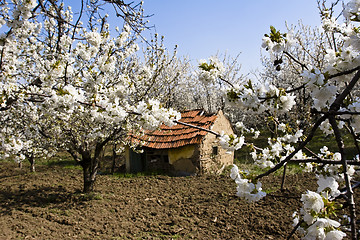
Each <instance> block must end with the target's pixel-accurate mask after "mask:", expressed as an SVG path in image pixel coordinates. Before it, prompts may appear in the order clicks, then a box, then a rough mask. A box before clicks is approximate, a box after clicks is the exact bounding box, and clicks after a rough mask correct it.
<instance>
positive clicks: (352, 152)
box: [234, 129, 359, 164]
mask: <svg viewBox="0 0 360 240" xmlns="http://www.w3.org/2000/svg"><path fill="white" fill-rule="evenodd" d="M270 136H271V134H270V132H269V131H268V130H262V131H261V134H260V136H259V138H258V139H254V140H253V143H254V145H255V146H257V147H259V148H266V147H268V138H269V137H270ZM342 137H343V141H344V145H345V154H346V156H347V159H353V158H354V157H355V156H356V155H357V154H359V153H358V152H357V150H356V147H355V145H354V140H353V137H352V136H351V135H350V134H349V133H347V132H346V131H342ZM295 146H296V145H295ZM323 146H327V147H328V149H329V151H331V152H338V151H339V150H338V146H337V143H336V141H335V137H334V136H332V135H329V136H326V135H325V134H323V133H322V131H321V130H319V129H318V130H316V132H315V136H314V137H313V139H312V140H311V141H310V142H309V143H308V144H307V145H306V147H307V148H308V149H310V150H311V151H312V152H314V153H319V152H320V149H321V148H322V147H323ZM250 152H251V149H250V148H249V147H243V148H241V149H240V150H238V151H235V159H234V163H235V164H252V163H254V161H253V159H252V157H251V156H250ZM303 152H305V153H306V154H307V155H308V156H310V153H309V152H308V151H306V150H305V149H304V150H303Z"/></svg>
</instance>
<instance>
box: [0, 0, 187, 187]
mask: <svg viewBox="0 0 360 240" xmlns="http://www.w3.org/2000/svg"><path fill="white" fill-rule="evenodd" d="M109 2H110V3H111V5H112V6H113V7H114V9H115V12H116V14H117V15H119V16H121V17H123V19H124V25H123V26H122V27H121V28H117V27H116V28H114V30H111V29H110V25H109V24H108V23H107V17H108V16H107V15H106V14H102V13H101V12H100V11H99V9H100V7H101V4H102V2H100V1H89V2H88V4H87V2H85V1H81V9H80V11H79V13H78V15H77V17H76V18H74V14H73V12H72V9H71V7H66V6H65V5H64V4H63V3H62V2H58V1H42V0H38V1H35V0H26V1H12V2H11V3H6V2H3V3H2V4H3V6H2V8H1V13H0V14H1V15H2V22H1V24H2V25H3V27H2V29H3V34H2V39H1V43H2V47H1V58H0V71H1V76H0V88H1V89H0V104H1V110H2V111H1V115H2V119H4V121H12V122H13V123H14V124H8V126H9V127H8V128H7V129H6V131H4V130H3V131H2V134H3V139H6V141H5V144H7V145H6V146H7V147H8V148H11V147H12V149H6V150H10V151H13V154H15V153H16V152H18V153H20V152H21V151H22V150H24V146H25V145H26V144H25V142H29V141H30V140H31V139H35V138H37V137H39V136H41V137H42V138H43V139H46V141H49V142H51V145H52V146H54V147H56V148H57V149H58V150H62V151H68V152H69V153H71V155H72V156H73V158H74V159H75V160H76V161H78V162H79V164H80V165H81V166H82V169H83V177H84V188H83V191H84V192H91V191H93V189H94V183H95V179H96V174H97V169H98V164H99V157H100V155H101V153H102V151H103V150H104V147H105V145H106V144H107V143H109V142H110V141H114V140H116V139H119V138H123V137H124V136H125V135H126V134H127V132H128V131H130V130H131V131H137V130H138V129H143V128H144V129H155V128H156V127H157V126H158V125H159V124H160V123H165V124H168V125H172V124H173V120H177V119H178V118H179V117H180V114H179V113H177V112H175V111H174V110H172V109H165V108H163V107H162V106H161V104H160V102H159V101H158V100H155V99H151V98H150V97H149V96H148V95H147V91H146V90H143V91H141V92H140V91H139V88H138V86H140V85H142V86H144V89H146V88H148V89H150V88H151V84H152V83H155V82H156V81H157V79H158V78H157V76H159V75H160V73H161V72H162V69H163V68H165V67H166V65H167V64H168V62H169V61H170V62H171V59H172V58H171V57H164V55H166V54H167V52H166V51H165V49H156V50H154V51H156V52H157V53H158V55H157V56H156V57H157V58H159V59H165V60H164V61H161V62H158V63H157V65H153V64H149V62H146V61H145V62H141V61H139V58H138V57H136V56H135V54H136V52H137V51H138V49H139V46H138V42H139V41H138V39H139V36H140V34H141V31H143V30H144V29H145V27H146V26H145V25H144V24H145V20H144V17H145V16H144V14H143V10H142V3H139V4H136V3H125V2H123V1H109ZM86 4H87V5H88V6H86ZM85 15H86V16H85ZM87 17H88V18H87ZM84 19H86V23H85V24H84V23H82V21H83V20H84ZM151 47H155V48H157V47H158V46H151ZM154 61H156V59H154ZM149 82H150V84H149ZM29 106H31V107H29ZM25 109H28V114H27V116H28V119H27V121H26V122H27V123H26V124H25V125H23V126H22V127H21V126H19V125H17V124H16V123H17V122H18V121H16V120H14V119H12V118H13V117H16V116H17V115H18V116H19V115H21V114H17V113H18V112H22V111H25ZM30 109H31V111H30ZM11 131H13V132H11ZM19 131H20V132H21V131H22V132H26V133H30V134H27V135H24V134H20V133H19ZM14 136H15V137H14ZM24 136H26V138H25V139H23V138H24Z"/></svg>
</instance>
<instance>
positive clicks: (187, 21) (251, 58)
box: [144, 0, 320, 74]
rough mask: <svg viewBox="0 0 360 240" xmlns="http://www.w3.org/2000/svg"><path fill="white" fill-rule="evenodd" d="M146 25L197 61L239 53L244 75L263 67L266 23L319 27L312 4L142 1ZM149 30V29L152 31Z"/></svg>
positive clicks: (312, 0)
mask: <svg viewBox="0 0 360 240" xmlns="http://www.w3.org/2000/svg"><path fill="white" fill-rule="evenodd" d="M144 9H145V13H147V14H154V15H153V16H152V17H151V18H149V20H150V25H155V30H156V32H158V33H159V34H160V35H164V36H165V44H166V46H167V47H168V49H172V48H173V46H174V45H175V44H177V45H178V46H179V47H178V53H179V54H178V55H186V56H188V57H189V58H190V59H191V60H193V61H194V62H195V63H196V61H197V60H199V59H206V58H208V57H209V56H211V55H215V54H216V53H217V52H218V51H219V52H220V53H225V52H227V53H228V54H230V55H231V56H236V55H237V54H239V53H241V54H240V57H239V61H240V63H241V64H242V73H243V74H245V73H247V72H249V71H250V70H254V69H256V68H260V67H261V62H260V48H261V39H262V37H263V35H264V34H265V33H269V31H270V30H269V28H270V25H273V26H275V27H276V28H277V29H279V30H285V29H286V28H285V21H287V23H288V24H297V23H298V21H299V20H300V19H301V20H302V22H303V23H304V24H306V25H312V26H318V25H319V24H320V17H319V11H318V9H317V1H316V0H256V1H250V0H224V1H218V0H181V1H180V0H144ZM155 30H153V31H155Z"/></svg>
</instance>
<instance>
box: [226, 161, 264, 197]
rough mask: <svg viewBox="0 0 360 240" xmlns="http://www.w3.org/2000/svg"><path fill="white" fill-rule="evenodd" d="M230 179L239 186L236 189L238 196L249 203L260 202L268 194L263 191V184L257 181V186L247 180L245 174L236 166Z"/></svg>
mask: <svg viewBox="0 0 360 240" xmlns="http://www.w3.org/2000/svg"><path fill="white" fill-rule="evenodd" d="M230 177H231V178H232V179H233V180H234V181H235V183H236V184H237V187H236V190H237V192H236V196H238V197H241V198H244V199H246V200H247V201H249V202H255V201H259V200H260V199H261V198H263V197H265V196H266V192H264V191H262V184H261V182H260V181H257V182H256V183H255V184H254V183H252V182H251V180H250V179H249V178H247V177H248V176H247V174H246V173H245V172H242V171H239V168H238V167H237V166H236V165H235V164H234V165H233V167H232V169H231V173H230Z"/></svg>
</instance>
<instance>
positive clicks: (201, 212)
mask: <svg viewBox="0 0 360 240" xmlns="http://www.w3.org/2000/svg"><path fill="white" fill-rule="evenodd" d="M262 182H263V184H264V185H265V186H264V187H265V188H270V189H272V190H273V191H272V192H271V193H270V194H268V196H266V197H265V198H264V199H262V200H260V201H259V202H256V203H248V202H246V201H244V200H242V199H239V198H238V197H236V196H235V192H236V189H235V183H234V182H233V181H232V180H231V179H230V178H229V177H228V176H225V175H224V176H195V177H169V176H162V175H158V176H140V177H131V178H125V177H115V176H111V175H98V176H97V182H96V192H95V193H94V194H86V195H84V194H82V193H81V192H80V190H81V188H82V171H81V170H80V169H69V168H63V167H59V166H52V167H49V166H38V167H37V172H36V173H29V171H28V170H27V169H26V168H22V169H19V168H18V167H17V166H16V164H14V163H9V162H0V229H1V230H0V239H286V237H287V235H288V234H289V233H290V232H291V230H292V226H291V224H292V217H291V215H292V213H293V212H294V211H296V210H298V209H299V207H300V196H301V194H302V193H303V192H304V191H305V189H307V188H310V189H313V188H314V177H313V176H312V175H309V174H305V175H304V174H297V175H292V176H288V177H287V182H286V187H287V190H285V191H280V190H276V189H279V188H280V177H279V176H278V177H266V178H264V179H263V180H262ZM313 190H314V189H313ZM292 239H298V237H297V236H296V235H295V236H294V237H293V238H292Z"/></svg>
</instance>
